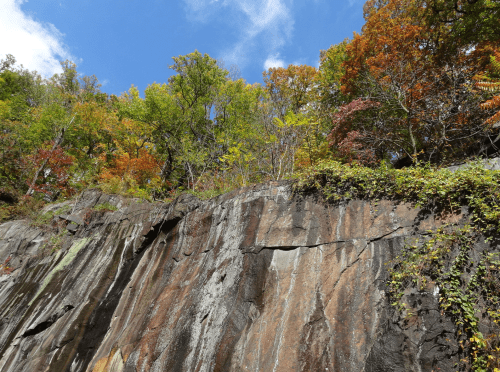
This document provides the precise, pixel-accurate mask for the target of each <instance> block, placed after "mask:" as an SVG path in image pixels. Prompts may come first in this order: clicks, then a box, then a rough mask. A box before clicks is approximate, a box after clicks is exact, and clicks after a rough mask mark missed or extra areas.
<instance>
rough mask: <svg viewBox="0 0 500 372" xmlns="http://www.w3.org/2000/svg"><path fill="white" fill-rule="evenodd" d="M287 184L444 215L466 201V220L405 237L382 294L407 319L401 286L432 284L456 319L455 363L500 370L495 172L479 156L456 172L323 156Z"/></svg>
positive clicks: (499, 199)
mask: <svg viewBox="0 0 500 372" xmlns="http://www.w3.org/2000/svg"><path fill="white" fill-rule="evenodd" d="M294 187H295V191H296V192H299V193H305V192H308V191H312V190H320V191H322V193H323V194H324V195H325V197H326V199H328V200H330V201H341V200H344V201H345V200H349V199H354V198H357V199H375V200H378V199H382V198H385V199H392V200H396V201H402V202H412V203H414V204H415V206H417V207H421V208H424V209H434V210H440V211H442V212H443V213H446V214H449V215H456V214H457V212H460V211H461V210H462V206H465V207H468V212H469V214H470V221H469V224H467V225H465V226H460V224H459V223H458V221H456V222H455V223H450V224H448V225H445V226H442V227H440V228H438V229H436V230H435V231H428V235H427V236H426V237H425V239H424V241H422V242H421V241H418V240H415V241H413V242H412V243H408V242H407V244H406V245H405V246H404V247H403V250H402V252H401V255H400V256H398V257H396V259H394V260H393V261H392V262H390V264H391V268H390V269H389V274H390V279H389V281H388V283H387V284H388V292H389V294H390V296H391V298H392V299H393V300H392V301H391V302H392V305H393V306H394V307H395V308H396V309H397V310H398V311H400V312H401V313H402V314H405V315H406V316H407V317H409V316H412V315H413V313H412V311H413V309H411V308H410V307H409V306H408V304H406V303H405V301H404V292H405V289H407V288H411V287H416V288H418V289H419V290H421V291H424V290H426V288H429V287H430V286H432V287H434V288H438V289H439V302H440V307H441V310H442V313H443V314H447V315H448V316H450V317H451V319H453V321H454V322H455V325H456V327H457V334H458V335H459V343H460V345H461V347H462V352H463V358H462V359H461V360H460V365H458V366H457V367H458V369H461V370H473V371H477V372H483V371H494V372H500V297H499V296H500V275H499V274H500V252H495V251H494V247H493V245H491V244H489V243H490V242H491V241H492V239H493V238H494V237H498V233H499V232H500V172H498V171H490V170H485V169H484V168H483V167H482V166H481V164H480V163H479V162H476V163H471V164H469V165H468V166H467V167H464V168H462V169H459V170H457V171H456V172H451V171H450V170H448V169H437V168H433V167H431V166H429V165H425V166H418V167H413V168H406V169H399V170H398V169H392V168H390V167H389V166H388V165H387V164H382V165H381V166H380V167H379V168H376V169H372V168H366V167H362V166H360V165H357V164H353V165H345V164H340V163H337V162H324V163H321V164H320V165H319V166H318V167H316V168H315V169H309V170H307V171H306V172H305V173H303V174H301V175H300V176H299V179H298V182H296V184H295V186H294ZM485 237H487V238H486V239H485ZM480 246H482V247H483V249H482V251H481V250H478V249H477V247H480ZM481 330H488V332H487V334H484V335H483V333H484V332H481Z"/></svg>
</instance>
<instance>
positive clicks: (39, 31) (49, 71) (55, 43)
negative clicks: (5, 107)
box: [0, 0, 74, 77]
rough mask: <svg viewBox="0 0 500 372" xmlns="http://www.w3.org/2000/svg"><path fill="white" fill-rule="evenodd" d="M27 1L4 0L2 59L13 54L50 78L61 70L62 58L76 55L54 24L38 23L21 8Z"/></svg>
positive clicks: (0, 20)
mask: <svg viewBox="0 0 500 372" xmlns="http://www.w3.org/2000/svg"><path fill="white" fill-rule="evenodd" d="M23 2H24V1H23V0H2V11H1V12H0V35H2V37H1V38H0V58H3V57H5V55H6V54H12V55H14V57H15V58H16V60H17V62H18V63H20V64H22V65H23V66H24V67H25V68H28V69H29V70H36V71H38V72H39V73H40V74H42V75H43V76H46V77H49V76H52V75H53V74H54V73H58V72H61V71H62V69H61V66H60V64H59V61H60V60H65V59H71V60H74V58H73V57H72V56H71V54H70V53H69V51H68V48H67V47H66V46H65V45H64V43H63V36H64V35H63V34H62V33H61V32H60V31H59V30H58V29H57V28H56V27H55V26H54V25H52V24H50V23H46V24H42V23H40V22H37V21H36V20H34V19H33V18H32V17H30V16H29V15H27V14H25V13H24V12H23V11H22V10H21V4H22V3H23Z"/></svg>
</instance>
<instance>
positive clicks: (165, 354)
mask: <svg viewBox="0 0 500 372" xmlns="http://www.w3.org/2000/svg"><path fill="white" fill-rule="evenodd" d="M103 203H110V204H112V205H114V206H116V207H117V208H118V209H117V210H116V211H110V210H107V211H106V210H103V208H96V206H98V205H101V206H102V205H106V204H103ZM51 209H52V211H56V212H57V211H65V212H64V213H62V214H61V213H56V214H59V216H57V217H54V219H53V221H52V222H51V224H49V226H45V227H43V226H42V227H34V226H32V225H30V223H29V222H27V221H12V222H8V223H5V224H3V225H0V239H1V240H0V263H2V262H5V261H6V260H7V261H8V265H9V267H8V268H6V265H4V266H3V269H2V270H3V271H0V273H1V274H3V275H2V276H1V277H0V371H2V372H14V371H16V372H22V371H54V372H59V371H71V372H76V371H86V372H103V371H112V372H132V371H134V372H135V371H270V372H271V371H272V372H275V371H276V372H277V371H286V372H289V371H339V372H340V371H343V372H345V371H366V372H374V371H405V372H407V371H415V372H416V371H438V370H441V371H451V370H452V369H453V365H454V364H455V363H456V362H457V360H458V359H457V358H458V357H459V354H458V346H457V342H456V337H455V334H454V332H455V330H454V329H455V328H454V326H453V323H452V322H451V321H450V320H449V319H447V318H445V317H442V316H441V315H440V312H439V306H438V301H437V299H438V295H437V293H438V292H437V291H438V289H437V288H432V287H430V288H428V290H427V291H425V292H418V293H408V298H410V299H411V300H412V301H413V305H414V307H415V308H416V309H417V311H416V315H415V316H413V317H412V318H411V319H408V318H405V319H402V318H400V317H399V315H398V314H397V313H395V311H394V309H393V308H392V307H391V306H390V305H389V303H388V302H389V301H388V298H387V296H386V279H387V268H388V267H387V265H385V263H386V262H388V261H390V260H391V259H392V258H394V257H395V255H397V254H398V252H399V250H400V249H401V247H402V246H403V244H404V241H405V239H412V238H414V237H416V236H419V235H421V234H425V232H426V231H427V230H429V229H433V228H436V227H437V226H440V225H441V224H443V223H444V222H446V221H443V220H441V219H439V217H438V216H435V215H433V214H432V213H431V212H428V211H421V210H419V209H416V208H414V207H413V206H412V205H409V204H395V203H393V202H390V201H387V200H381V201H379V202H377V203H376V202H369V201H360V200H354V201H351V202H349V203H346V204H341V205H339V206H333V205H329V204H328V203H325V202H323V201H322V200H321V198H320V197H319V196H318V195H315V194H311V195H308V196H294V195H292V193H291V190H290V185H289V184H287V183H270V184H266V185H259V186H255V187H251V188H246V189H241V190H238V191H235V192H232V193H229V194H226V195H223V196H220V197H218V198H214V199H211V200H208V201H200V200H198V199H196V198H195V197H193V196H189V195H186V196H183V197H181V198H179V199H177V200H176V201H175V202H173V203H171V204H168V205H167V204H161V203H157V204H152V203H139V202H137V201H133V200H130V199H129V200H127V199H124V198H121V197H118V196H109V195H104V194H102V193H100V192H99V191H97V190H90V191H87V192H85V193H84V194H83V195H82V196H81V197H80V198H78V199H77V200H76V201H73V202H66V203H64V204H59V205H56V206H52V207H51ZM459 217H460V218H462V216H458V217H457V216H454V218H459ZM61 231H62V232H65V231H68V234H67V235H64V234H63V233H61ZM51 236H52V237H54V236H56V238H52V240H51V239H49V237H51ZM50 247H53V249H50Z"/></svg>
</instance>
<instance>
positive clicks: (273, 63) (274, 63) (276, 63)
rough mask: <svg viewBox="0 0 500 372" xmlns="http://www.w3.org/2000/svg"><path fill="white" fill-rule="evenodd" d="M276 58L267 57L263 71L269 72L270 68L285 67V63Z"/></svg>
mask: <svg viewBox="0 0 500 372" xmlns="http://www.w3.org/2000/svg"><path fill="white" fill-rule="evenodd" d="M278 57H279V55H278V56H276V57H268V58H267V59H266V61H265V62H264V70H269V69H270V68H271V67H285V61H284V60H282V59H280V58H278Z"/></svg>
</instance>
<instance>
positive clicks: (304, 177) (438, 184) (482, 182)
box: [294, 161, 500, 232]
mask: <svg viewBox="0 0 500 372" xmlns="http://www.w3.org/2000/svg"><path fill="white" fill-rule="evenodd" d="M294 190H295V192H297V193H304V192H308V191H313V190H318V191H320V192H321V193H322V194H323V195H324V196H325V198H326V199H327V200H329V201H340V200H349V199H375V200H376V199H382V198H385V199H393V200H400V201H407V202H413V203H415V204H416V206H420V207H425V206H428V205H436V204H437V206H442V207H444V208H446V209H448V208H449V209H452V210H456V209H457V208H460V207H461V206H462V205H467V206H469V207H470V208H471V213H472V214H473V216H474V221H475V222H476V223H480V224H481V225H482V228H483V229H486V230H488V231H490V230H491V231H492V232H493V231H496V232H500V222H499V221H500V171H491V170H487V169H484V167H483V166H482V165H481V163H480V162H474V163H470V164H469V165H468V166H467V167H464V168H461V169H458V170H456V171H455V172H452V171H450V170H449V169H447V168H434V167H432V166H430V165H421V166H417V167H410V168H403V169H393V168H391V167H389V166H387V164H385V163H382V164H381V165H380V166H379V167H378V168H367V167H363V166H361V165H357V164H352V165H348V164H341V163H338V162H332V161H330V162H322V163H320V164H319V165H318V166H316V167H314V168H310V169H307V170H305V171H303V172H302V173H300V174H299V175H298V177H297V182H296V183H295V185H294Z"/></svg>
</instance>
